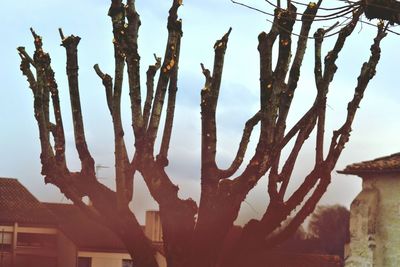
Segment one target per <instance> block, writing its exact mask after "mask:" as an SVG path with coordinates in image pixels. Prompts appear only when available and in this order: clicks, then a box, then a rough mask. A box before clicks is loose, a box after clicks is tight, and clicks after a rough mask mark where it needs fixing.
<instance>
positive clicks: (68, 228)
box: [44, 203, 126, 252]
mask: <svg viewBox="0 0 400 267" xmlns="http://www.w3.org/2000/svg"><path fill="white" fill-rule="evenodd" d="M44 204H45V205H46V206H47V207H48V208H49V209H50V210H51V211H52V212H53V213H54V214H55V215H56V217H57V220H58V222H59V228H60V230H61V231H62V232H63V233H64V234H65V235H66V236H67V237H68V238H69V239H71V240H72V242H74V244H75V245H76V246H77V247H78V248H79V249H80V250H89V251H92V250H96V251H99V250H100V251H121V252H125V251H126V249H125V246H124V244H123V243H122V242H121V240H120V239H119V238H118V237H117V236H116V235H115V234H114V233H113V232H111V230H109V229H108V228H106V227H104V226H103V225H100V224H99V223H97V222H95V221H93V220H91V219H90V218H89V217H87V216H86V215H85V214H83V213H82V212H81V211H80V210H79V208H78V207H76V206H74V205H72V204H57V203H44Z"/></svg>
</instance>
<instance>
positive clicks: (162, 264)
mask: <svg viewBox="0 0 400 267" xmlns="http://www.w3.org/2000/svg"><path fill="white" fill-rule="evenodd" d="M78 257H88V258H92V267H121V266H122V260H123V259H131V256H130V255H129V254H128V253H113V252H90V251H79V252H78ZM156 260H157V262H158V265H159V267H167V261H166V259H165V257H164V256H163V255H162V254H160V253H157V255H156Z"/></svg>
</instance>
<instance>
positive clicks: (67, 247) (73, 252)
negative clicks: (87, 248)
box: [57, 232, 78, 267]
mask: <svg viewBox="0 0 400 267" xmlns="http://www.w3.org/2000/svg"><path fill="white" fill-rule="evenodd" d="M57 243H58V248H57V250H58V266H57V267H76V265H77V255H78V251H77V248H76V246H75V245H74V243H72V241H71V240H69V239H68V238H67V237H66V236H65V235H64V234H63V233H61V232H60V233H59V235H58V240H57Z"/></svg>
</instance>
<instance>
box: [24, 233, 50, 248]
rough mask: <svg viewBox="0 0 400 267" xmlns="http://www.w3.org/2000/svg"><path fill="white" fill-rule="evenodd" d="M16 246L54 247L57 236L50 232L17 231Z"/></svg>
mask: <svg viewBox="0 0 400 267" xmlns="http://www.w3.org/2000/svg"><path fill="white" fill-rule="evenodd" d="M17 246H19V247H37V248H56V247H57V237H56V235H51V234H32V233H18V235H17Z"/></svg>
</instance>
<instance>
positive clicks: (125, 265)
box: [122, 259, 133, 267]
mask: <svg viewBox="0 0 400 267" xmlns="http://www.w3.org/2000/svg"><path fill="white" fill-rule="evenodd" d="M122 267H133V262H132V260H127V259H123V260H122Z"/></svg>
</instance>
